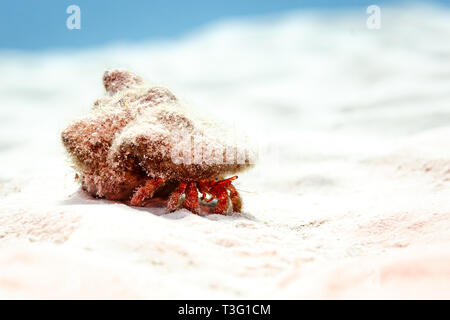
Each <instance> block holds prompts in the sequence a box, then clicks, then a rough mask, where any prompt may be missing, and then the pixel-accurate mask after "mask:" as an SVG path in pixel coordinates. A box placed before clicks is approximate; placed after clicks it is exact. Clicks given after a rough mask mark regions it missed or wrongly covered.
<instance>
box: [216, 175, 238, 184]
mask: <svg viewBox="0 0 450 320" xmlns="http://www.w3.org/2000/svg"><path fill="white" fill-rule="evenodd" d="M237 178H238V176H233V177H231V178H228V179H225V180H220V181H217V182H216V183H214V185H216V186H217V185H221V184H226V183H228V182H231V181H233V180H236V179H237Z"/></svg>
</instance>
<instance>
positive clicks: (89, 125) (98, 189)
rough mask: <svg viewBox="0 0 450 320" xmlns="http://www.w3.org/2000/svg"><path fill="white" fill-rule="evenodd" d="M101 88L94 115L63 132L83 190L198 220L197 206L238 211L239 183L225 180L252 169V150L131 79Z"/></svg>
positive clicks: (110, 75)
mask: <svg viewBox="0 0 450 320" xmlns="http://www.w3.org/2000/svg"><path fill="white" fill-rule="evenodd" d="M103 84H104V86H105V89H106V95H105V96H104V97H102V98H100V99H98V100H96V101H95V102H94V105H93V108H92V112H91V113H90V114H89V115H87V116H85V117H83V118H81V119H79V120H77V121H74V122H73V123H71V124H70V125H69V126H68V127H67V128H66V129H65V130H64V131H63V132H62V142H63V144H64V146H65V148H66V150H67V152H68V153H69V155H70V156H71V158H72V160H73V162H74V167H75V169H76V170H77V174H78V176H79V179H80V181H81V185H82V189H83V190H85V191H86V192H88V193H89V194H91V195H93V196H95V197H98V198H105V199H108V200H115V201H123V202H125V203H127V204H130V205H133V206H145V205H146V203H147V201H148V199H150V198H152V197H160V198H163V199H166V200H167V209H168V211H175V210H176V209H178V208H180V207H184V208H186V209H188V210H190V211H192V212H194V213H199V212H200V209H199V208H200V207H199V202H211V201H213V200H217V204H216V206H215V209H214V213H218V214H225V213H227V212H228V211H229V209H232V210H233V211H234V212H240V211H241V209H242V201H241V197H240V195H239V193H238V191H237V190H236V188H235V187H234V186H233V184H232V182H233V180H235V179H236V178H237V176H232V177H231V178H225V177H226V175H228V174H236V173H238V172H240V171H242V170H245V169H247V168H249V167H251V166H252V163H253V161H252V160H253V159H254V157H255V155H254V153H253V152H252V151H251V150H249V149H248V148H247V147H246V146H245V145H243V144H242V142H241V143H240V144H239V143H238V142H236V141H235V140H236V139H232V138H230V136H229V135H227V130H226V129H227V128H221V126H220V125H219V124H217V123H212V122H210V121H207V120H205V119H203V118H201V117H199V116H197V115H196V114H195V113H194V112H192V110H190V108H189V107H188V106H187V105H186V104H185V103H184V102H182V101H180V100H179V99H178V98H177V97H175V95H174V94H173V93H172V92H170V91H169V90H168V89H167V88H164V87H160V86H150V85H148V84H146V83H145V82H144V81H143V80H142V78H140V77H139V76H137V75H135V74H134V73H131V72H128V71H122V70H113V71H106V72H105V74H104V76H103ZM239 140H241V141H242V140H243V139H241V137H240V139H239ZM199 193H201V197H200V199H199ZM230 204H231V205H230Z"/></svg>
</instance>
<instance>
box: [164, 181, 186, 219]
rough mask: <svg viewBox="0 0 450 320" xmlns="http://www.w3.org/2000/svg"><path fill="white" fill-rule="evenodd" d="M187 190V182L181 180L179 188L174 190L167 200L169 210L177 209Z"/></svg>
mask: <svg viewBox="0 0 450 320" xmlns="http://www.w3.org/2000/svg"><path fill="white" fill-rule="evenodd" d="M184 190H186V182H180V185H179V186H178V188H177V189H176V190H175V191H174V192H172V194H171V195H170V197H169V201H168V202H167V209H168V210H169V212H172V211H175V210H177V209H178V208H179V207H180V198H181V196H182V195H183V193H184Z"/></svg>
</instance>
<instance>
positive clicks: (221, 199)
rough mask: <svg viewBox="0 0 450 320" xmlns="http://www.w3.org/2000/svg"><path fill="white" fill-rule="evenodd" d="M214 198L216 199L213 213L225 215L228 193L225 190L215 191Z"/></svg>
mask: <svg viewBox="0 0 450 320" xmlns="http://www.w3.org/2000/svg"><path fill="white" fill-rule="evenodd" d="M215 196H216V197H217V199H218V201H217V206H216V208H215V209H214V213H217V214H225V213H226V211H227V210H228V193H227V190H226V189H225V188H219V189H216V193H215Z"/></svg>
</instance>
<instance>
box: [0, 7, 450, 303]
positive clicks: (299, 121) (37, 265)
mask: <svg viewBox="0 0 450 320" xmlns="http://www.w3.org/2000/svg"><path fill="white" fill-rule="evenodd" d="M365 19H366V14H365V12H355V13H348V14H344V13H341V14H338V15H337V14H326V13H322V14H309V13H295V14H290V15H284V16H280V17H276V18H272V19H268V20H255V21H250V20H248V21H230V22H226V23H220V24H216V25H213V26H210V27H209V28H206V29H205V30H200V31H198V32H196V33H194V34H192V35H190V36H187V37H185V38H183V39H180V40H178V41H175V42H170V43H163V44H161V43H160V44H151V45H139V46H138V45H134V46H123V45H117V46H114V47H108V48H96V49H92V50H87V51H78V52H59V53H40V54H18V53H5V52H4V53H0V97H1V101H2V102H1V107H0V164H1V166H0V298H189V299H197V298H447V299H448V298H450V250H449V248H450V41H448V39H449V36H450V12H448V11H445V10H441V9H433V8H417V7H416V8H400V9H396V10H391V9H388V8H386V9H384V8H382V19H383V20H382V29H381V30H378V31H373V30H368V29H366V27H365ZM116 67H120V68H127V69H131V70H133V71H136V72H137V73H139V74H141V75H142V76H143V77H144V78H147V79H148V80H152V81H153V82H156V83H159V84H162V85H165V86H167V87H169V88H171V89H173V90H174V91H175V92H176V93H177V94H181V95H182V96H183V97H184V98H185V99H187V100H189V101H190V102H191V103H192V104H194V105H196V106H197V107H198V109H199V110H200V111H201V112H204V113H209V114H211V115H214V116H215V117H216V118H217V119H218V120H223V121H226V122H228V123H229V124H230V125H235V126H236V127H239V128H244V129H246V130H247V131H248V133H249V134H250V135H252V136H253V137H254V138H256V140H257V142H258V144H259V148H260V152H261V155H260V156H261V159H260V162H259V164H258V166H257V167H256V168H255V169H253V170H252V171H250V172H248V173H246V174H243V175H240V177H239V179H238V180H237V187H238V189H239V190H241V193H242V195H243V198H244V206H245V208H244V213H243V214H242V215H235V216H218V215H210V216H208V217H200V216H196V215H193V214H191V213H189V212H188V211H186V210H180V211H177V212H174V213H171V214H162V213H163V209H162V207H158V204H155V205H154V206H153V207H152V208H144V209H136V208H132V207H127V206H125V205H123V204H118V203H113V202H108V201H103V200H94V199H91V198H89V197H87V196H86V195H84V194H83V193H82V192H80V191H78V186H77V185H76V183H75V182H74V180H73V176H74V173H73V171H71V169H70V167H69V163H68V162H67V160H66V158H65V155H64V152H63V149H62V146H61V143H60V141H59V135H60V131H61V130H62V128H64V126H65V125H66V123H67V122H68V121H69V120H70V119H72V118H73V117H75V116H77V115H81V114H83V113H85V112H87V110H88V109H89V108H90V106H91V103H92V102H93V101H94V100H95V99H96V98H97V97H98V96H101V95H102V90H103V88H102V87H101V76H102V74H103V71H104V70H105V69H107V68H116Z"/></svg>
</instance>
